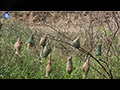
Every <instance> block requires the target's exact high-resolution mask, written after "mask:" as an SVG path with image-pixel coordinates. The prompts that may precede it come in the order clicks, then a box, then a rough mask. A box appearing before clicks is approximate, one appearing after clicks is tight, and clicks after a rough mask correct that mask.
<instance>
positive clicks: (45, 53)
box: [42, 43, 52, 58]
mask: <svg viewBox="0 0 120 90" xmlns="http://www.w3.org/2000/svg"><path fill="white" fill-rule="evenodd" d="M51 51H52V49H51V47H50V45H49V44H48V43H47V44H46V46H45V47H44V49H43V55H42V56H43V58H45V57H47V56H48V55H49V53H50V52H51Z"/></svg>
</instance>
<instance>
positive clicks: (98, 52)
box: [96, 43, 102, 56]
mask: <svg viewBox="0 0 120 90" xmlns="http://www.w3.org/2000/svg"><path fill="white" fill-rule="evenodd" d="M101 46H102V44H100V43H98V44H97V50H96V56H100V55H102V54H101Z"/></svg>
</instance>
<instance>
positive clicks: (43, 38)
mask: <svg viewBox="0 0 120 90" xmlns="http://www.w3.org/2000/svg"><path fill="white" fill-rule="evenodd" d="M46 41H47V35H46V34H45V35H44V36H43V37H42V38H41V40H40V45H41V46H42V47H43V48H44V47H45V45H46Z"/></svg>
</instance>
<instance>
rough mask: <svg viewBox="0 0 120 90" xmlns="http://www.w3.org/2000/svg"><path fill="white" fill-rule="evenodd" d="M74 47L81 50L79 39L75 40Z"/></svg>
mask: <svg viewBox="0 0 120 90" xmlns="http://www.w3.org/2000/svg"><path fill="white" fill-rule="evenodd" d="M72 45H73V47H75V48H77V49H79V48H80V42H79V38H76V39H75V40H73V41H72Z"/></svg>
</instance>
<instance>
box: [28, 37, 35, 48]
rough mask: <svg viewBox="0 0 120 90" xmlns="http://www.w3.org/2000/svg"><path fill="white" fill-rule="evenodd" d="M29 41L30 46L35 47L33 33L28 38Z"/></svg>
mask: <svg viewBox="0 0 120 90" xmlns="http://www.w3.org/2000/svg"><path fill="white" fill-rule="evenodd" d="M27 43H30V46H31V47H33V46H34V43H35V41H34V38H33V35H31V36H30V38H29V39H28V41H27Z"/></svg>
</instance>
